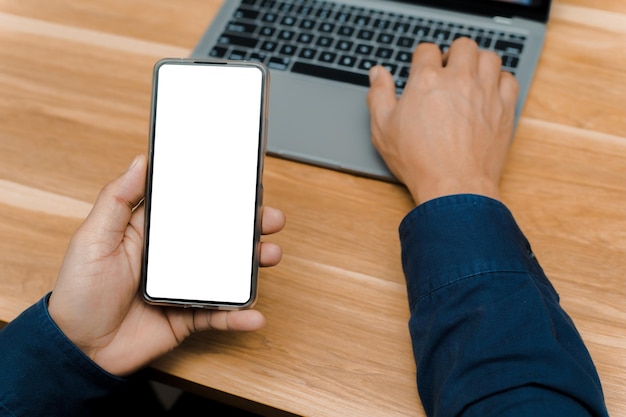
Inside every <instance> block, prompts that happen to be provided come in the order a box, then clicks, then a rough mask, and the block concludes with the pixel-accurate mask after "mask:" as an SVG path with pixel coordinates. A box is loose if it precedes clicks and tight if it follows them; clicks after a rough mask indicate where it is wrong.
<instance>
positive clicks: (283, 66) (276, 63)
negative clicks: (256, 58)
mask: <svg viewBox="0 0 626 417" xmlns="http://www.w3.org/2000/svg"><path fill="white" fill-rule="evenodd" d="M290 62H291V60H290V59H289V58H280V57H273V58H270V60H269V62H268V63H267V66H268V67H269V68H270V69H277V70H280V71H287V68H288V67H289V63H290Z"/></svg>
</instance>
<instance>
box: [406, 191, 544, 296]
mask: <svg viewBox="0 0 626 417" xmlns="http://www.w3.org/2000/svg"><path fill="white" fill-rule="evenodd" d="M399 232H400V241H401V244H402V265H403V268H404V272H405V276H406V277H407V289H408V295H409V303H410V306H411V308H413V306H414V305H415V303H416V302H417V301H418V300H419V299H420V298H422V297H425V296H428V295H430V294H431V293H432V292H434V291H437V290H438V289H440V288H442V287H445V286H447V285H450V284H452V283H453V282H455V281H458V280H462V279H465V278H468V277H471V276H474V275H476V274H483V273H486V272H491V271H499V272H502V271H507V272H528V271H529V270H530V271H533V270H536V269H537V268H539V265H538V263H537V262H536V260H535V259H534V258H535V257H534V254H533V253H532V250H531V247H530V244H529V243H528V241H527V240H526V238H525V237H524V235H523V234H522V232H521V230H520V229H519V227H518V226H517V223H516V222H515V220H514V218H513V216H512V214H511V212H510V211H509V210H508V209H507V208H506V206H504V204H502V203H501V202H499V201H497V200H493V199H491V198H488V197H483V196H479V195H473V194H459V195H452V196H446V197H441V198H437V199H434V200H430V201H427V202H426V203H424V204H421V205H420V206H418V207H416V208H415V209H413V210H412V211H411V212H410V213H409V214H408V215H407V216H406V217H405V218H404V219H403V221H402V223H401V224H400V227H399ZM537 272H542V271H537Z"/></svg>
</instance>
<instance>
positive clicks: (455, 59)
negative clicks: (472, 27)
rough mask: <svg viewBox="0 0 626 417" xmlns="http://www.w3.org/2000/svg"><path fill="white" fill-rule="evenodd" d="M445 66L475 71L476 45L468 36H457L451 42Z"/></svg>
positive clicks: (476, 60) (476, 65)
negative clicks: (457, 37)
mask: <svg viewBox="0 0 626 417" xmlns="http://www.w3.org/2000/svg"><path fill="white" fill-rule="evenodd" d="M446 68H451V69H453V70H464V69H467V68H469V69H470V70H472V71H477V68H478V45H477V44H476V42H474V41H473V40H471V39H470V38H465V37H462V38H459V39H457V40H455V41H454V42H452V46H450V49H449V50H448V54H447V61H446Z"/></svg>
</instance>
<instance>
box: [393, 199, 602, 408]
mask: <svg viewBox="0 0 626 417" xmlns="http://www.w3.org/2000/svg"><path fill="white" fill-rule="evenodd" d="M400 240H401V245H402V265H403V268H404V273H405V276H406V283H407V290H408V297H409V304H410V310H411V318H410V321H409V328H410V332H411V338H412V342H413V352H414V355H415V361H416V365H417V384H418V390H419V394H420V398H421V400H422V404H423V406H424V409H425V411H426V414H427V415H428V416H438V417H443V416H481V417H488V416H570V417H572V416H607V415H608V414H607V410H606V406H605V402H604V396H603V393H602V387H601V383H600V380H599V378H598V375H597V372H596V369H595V366H594V364H593V362H592V359H591V357H590V355H589V353H588V351H587V349H586V347H585V345H584V343H583V341H582V339H581V337H580V335H579V333H578V331H577V330H576V327H575V326H574V323H573V322H572V320H571V319H570V317H568V315H567V314H566V313H565V311H564V310H563V309H562V308H561V306H560V305H559V297H558V295H557V293H556V291H555V290H554V288H553V286H552V285H551V284H550V282H549V281H548V279H547V277H546V276H545V274H544V272H543V270H542V268H541V267H540V265H539V263H538V261H537V259H536V258H535V256H534V254H533V252H532V250H531V247H530V245H529V243H528V241H527V240H526V238H525V237H524V235H523V234H522V232H521V230H520V229H519V227H518V225H517V224H516V222H515V220H514V219H513V216H512V215H511V213H510V212H509V210H508V209H507V208H506V207H505V206H504V205H503V204H502V203H500V202H498V201H496V200H492V199H489V198H486V197H481V196H477V195H455V196H447V197H442V198H438V199H435V200H431V201H428V202H426V203H424V204H422V205H420V206H419V207H417V208H415V209H414V210H413V211H411V212H410V213H409V214H408V215H407V216H406V218H405V219H404V220H403V221H402V223H401V225H400Z"/></svg>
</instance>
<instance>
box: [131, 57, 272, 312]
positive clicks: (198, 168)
mask: <svg viewBox="0 0 626 417" xmlns="http://www.w3.org/2000/svg"><path fill="white" fill-rule="evenodd" d="M268 87H269V71H268V69H267V68H266V67H265V66H264V65H262V64H258V63H252V62H233V61H215V60H202V59H190V58H185V59H162V60H160V61H158V62H157V63H156V64H155V66H154V72H153V89H152V106H151V123H150V141H149V150H148V174H147V181H146V194H145V233H144V248H143V262H142V277H141V278H142V279H141V282H142V291H143V296H144V299H145V300H146V301H147V302H148V303H151V304H157V305H168V306H181V307H197V308H210V309H223V310H229V309H230V310H235V309H244V308H249V307H251V306H252V305H253V304H254V302H255V300H256V295H257V280H258V255H259V247H260V234H261V204H262V197H263V185H262V176H263V161H264V156H265V152H266V147H267V145H266V143H267V132H266V127H267V111H268Z"/></svg>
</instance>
